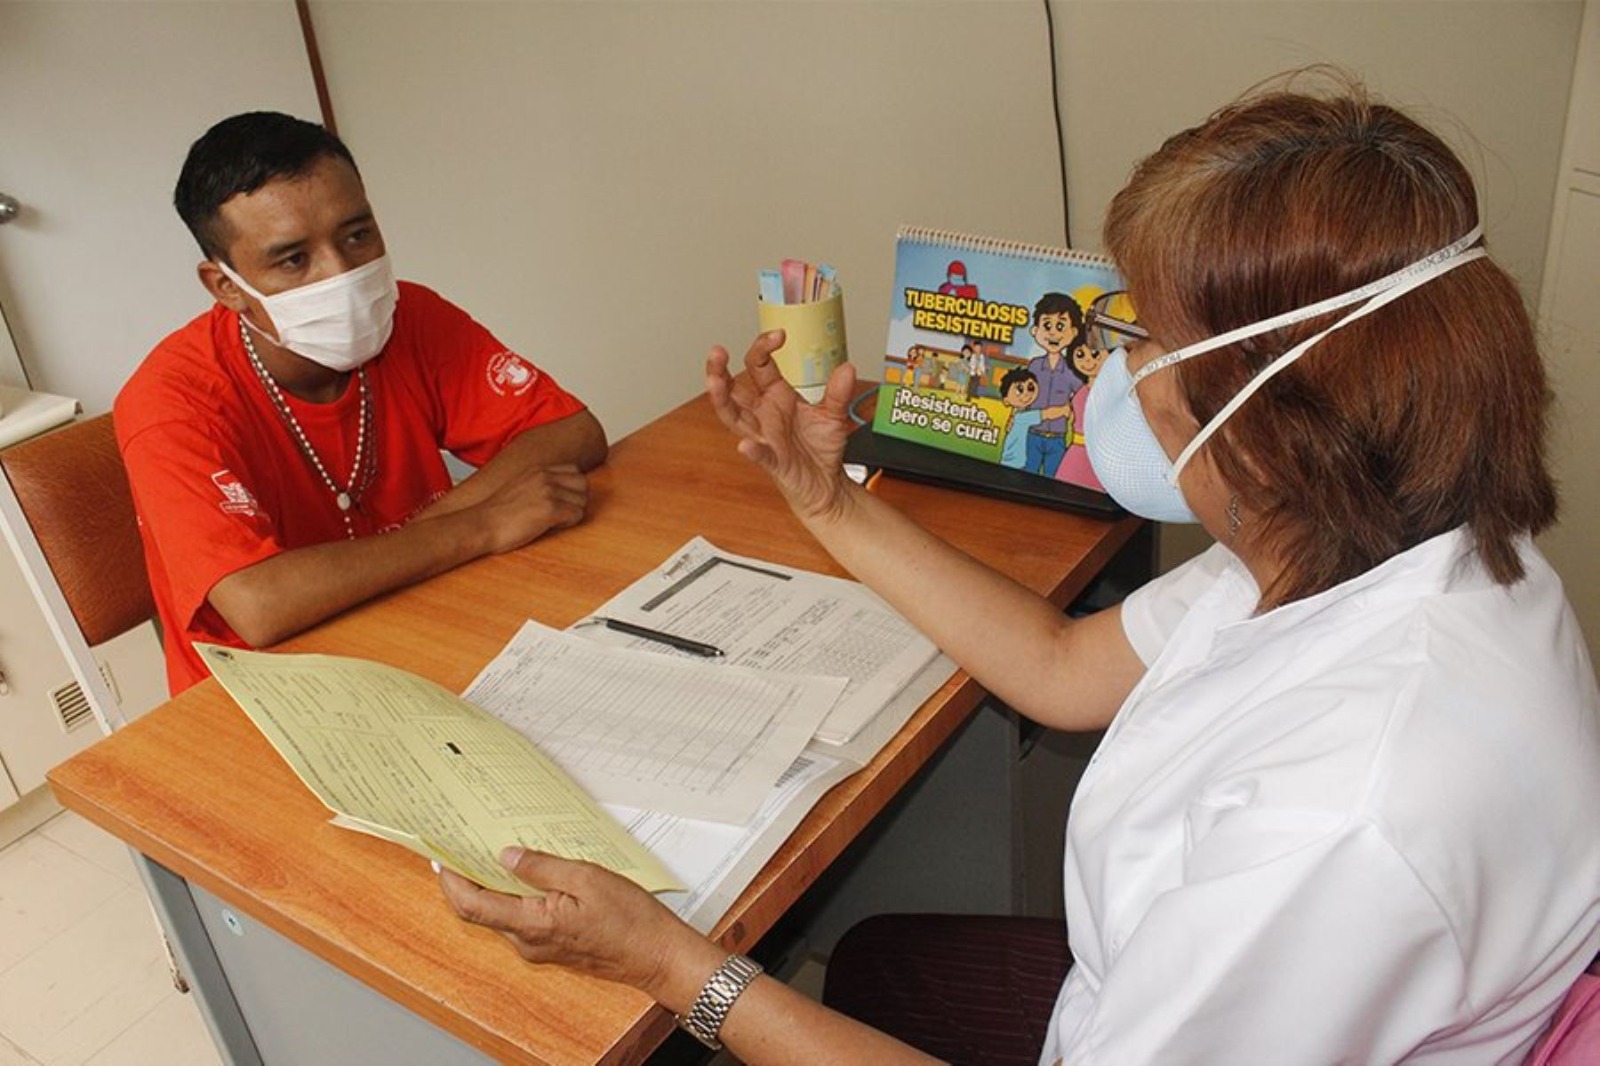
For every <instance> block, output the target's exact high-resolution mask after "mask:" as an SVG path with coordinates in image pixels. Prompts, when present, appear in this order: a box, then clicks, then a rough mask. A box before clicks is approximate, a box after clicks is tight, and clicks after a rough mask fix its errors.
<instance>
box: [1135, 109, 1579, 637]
mask: <svg viewBox="0 0 1600 1066" xmlns="http://www.w3.org/2000/svg"><path fill="white" fill-rule="evenodd" d="M1477 221H1478V206H1477V198H1476V195H1475V194H1474V192H1473V187H1472V179H1471V177H1470V176H1469V175H1468V174H1467V171H1466V168H1465V167H1463V166H1462V164H1461V162H1460V160H1458V159H1457V158H1456V157H1455V155H1454V154H1453V153H1452V152H1451V151H1450V149H1449V148H1447V147H1446V146H1445V144H1444V142H1443V141H1441V140H1440V139H1439V138H1438V137H1436V136H1435V135H1434V134H1432V133H1430V132H1429V131H1428V130H1426V129H1424V128H1423V127H1421V126H1420V125H1418V124H1417V123H1416V122H1414V121H1412V120H1411V119H1410V118H1408V117H1407V116H1406V115H1404V114H1402V113H1401V112H1399V111H1397V110H1395V109H1393V108H1391V107H1386V106H1383V105H1381V104H1377V103H1374V102H1372V101H1371V100H1369V99H1368V98H1367V96H1366V95H1365V93H1364V92H1363V91H1362V90H1361V89H1360V88H1359V87H1357V86H1354V85H1351V84H1349V83H1347V82H1341V83H1340V85H1339V86H1338V89H1337V91H1336V92H1334V93H1331V94H1318V95H1307V94H1304V93H1300V92H1291V91H1270V92H1264V93H1258V94H1255V95H1252V96H1249V97H1246V98H1245V99H1244V100H1242V101H1240V102H1238V103H1235V104H1233V105H1231V106H1229V107H1226V108H1224V109H1223V110H1221V111H1219V112H1217V113H1216V114H1215V115H1213V116H1211V118H1210V119H1208V120H1207V121H1206V122H1204V123H1202V124H1201V125H1199V126H1197V127H1195V128H1194V129H1191V130H1187V131H1185V132H1183V133H1180V134H1178V135H1177V136H1175V137H1173V138H1171V139H1170V140H1168V141H1167V143H1166V144H1164V145H1162V147H1161V148H1160V150H1158V151H1157V152H1156V153H1155V154H1154V155H1152V156H1150V157H1149V158H1148V159H1146V160H1144V161H1143V162H1142V163H1140V164H1139V165H1138V167H1137V168H1136V169H1135V171H1134V174H1133V178H1132V180H1131V181H1130V182H1129V183H1128V185H1127V187H1126V188H1124V189H1123V190H1122V191H1121V192H1120V193H1118V194H1117V196H1116V198H1115V199H1114V200H1113V201H1112V204H1111V208H1110V212H1109V214H1108V215H1107V218H1106V227H1105V243H1106V248H1107V250H1108V251H1109V252H1110V253H1111V255H1112V256H1113V258H1115V259H1116V260H1117V262H1118V264H1119V265H1120V266H1121V268H1122V270H1123V272H1124V274H1125V275H1126V276H1127V279H1128V283H1129V284H1128V287H1129V290H1130V292H1131V293H1132V295H1133V298H1134V301H1135V303H1136V304H1137V306H1138V308H1139V317H1140V321H1141V322H1142V323H1143V324H1144V325H1145V326H1146V327H1148V328H1149V329H1150V331H1151V335H1152V337H1153V338H1154V339H1155V340H1156V341H1157V342H1158V343H1159V344H1161V345H1162V346H1163V347H1166V348H1168V349H1169V350H1170V349H1173V348H1176V347H1179V346H1181V345H1185V344H1190V343H1193V342H1195V341H1198V340H1202V339H1204V338H1206V337H1210V336H1214V335H1216V334H1218V333H1222V332H1225V331H1227V330H1230V329H1234V328H1236V327H1239V326H1243V325H1247V324H1249V323H1252V322H1256V321H1259V320H1261V319H1265V318H1270V317H1272V316H1273V315H1277V314H1280V313H1282V312H1285V311H1289V310H1293V309H1294V308H1297V307H1301V306H1303V305H1306V304H1310V303H1314V302H1316V301H1318V300H1322V299H1326V298H1327V297H1330V296H1334V295H1337V294H1338V293H1341V292H1344V291H1346V290H1349V289H1352V288H1355V287H1357V286H1359V285H1362V284H1364V283H1365V282H1369V281H1372V280H1375V279H1377V278H1380V277H1382V276H1384V275H1386V274H1389V273H1392V272H1393V271H1395V270H1398V269H1400V268H1401V267H1404V266H1406V265H1407V264H1409V263H1411V262H1414V261H1415V260H1417V259H1420V258H1422V257H1423V256H1425V255H1427V254H1428V253H1430V252H1433V251H1436V250H1437V249H1439V248H1441V247H1443V246H1444V245H1446V244H1449V243H1450V242H1452V241H1454V240H1456V239H1457V238H1458V237H1461V236H1463V235H1464V234H1466V233H1467V232H1468V231H1469V230H1470V229H1471V228H1472V227H1473V226H1474V225H1475V224H1477ZM1345 313H1346V312H1344V311H1336V312H1332V313H1331V314H1329V315H1325V316H1322V317H1320V318H1317V319H1312V320H1311V321H1308V322H1303V323H1299V324H1297V325H1294V326H1290V327H1287V328H1284V329H1280V330H1276V331H1274V332H1271V333H1266V334H1262V335H1259V336H1256V337H1253V338H1250V339H1248V340H1245V341H1241V342H1239V343H1237V344H1234V345H1230V346H1228V347H1225V348H1220V349H1217V350H1216V351H1214V352H1210V353H1207V354H1205V355H1201V356H1198V357H1196V358H1194V359H1191V360H1186V361H1184V362H1182V363H1179V364H1178V365H1176V366H1175V367H1173V368H1172V369H1171V370H1166V371H1161V372H1162V373H1173V374H1177V375H1178V384H1179V389H1180V392H1181V393H1182V395H1183V397H1184V399H1185V400H1186V401H1187V403H1188V405H1189V409H1190V411H1191V412H1192V413H1193V415H1194V417H1195V418H1196V420H1197V421H1198V422H1199V423H1200V424H1202V425H1203V424H1205V423H1206V422H1207V421H1209V420H1210V418H1211V417H1212V416H1213V415H1214V414H1216V412H1217V411H1218V410H1219V409H1220V408H1221V407H1222V406H1223V405H1224V404H1226V403H1227V402H1228V400H1229V399H1231V398H1232V397H1233V396H1234V394H1235V393H1237V392H1238V391H1239V389H1240V388H1242V387H1243V386H1244V385H1245V383H1246V382H1247V381H1249V379H1250V378H1251V377H1253V376H1254V375H1255V374H1256V372H1257V371H1259V370H1261V368H1262V367H1264V366H1265V365H1266V364H1267V363H1269V362H1271V361H1272V359H1273V358H1274V357H1275V356H1277V355H1279V354H1281V353H1282V352H1284V351H1285V350H1287V349H1288V348H1290V347H1291V346H1293V345H1294V344H1295V343H1296V342H1298V341H1301V340H1303V339H1305V338H1306V337H1309V336H1310V335H1312V334H1313V333H1315V332H1317V331H1318V330H1320V329H1322V328H1324V327H1326V326H1328V325H1329V324H1331V323H1332V322H1333V321H1335V319H1336V318H1337V317H1338V316H1342V315H1343V314H1345ZM1548 405H1549V389H1548V386H1547V385H1546V383H1545V376H1544V369H1543V365H1542V363H1541V362H1540V359H1539V354H1538V351H1537V348H1536V346H1535V343H1534V337H1533V329H1532V325H1531V323H1530V322H1529V320H1528V315H1527V311H1526V309H1525V308H1524V306H1523V303H1522V298H1521V296H1520V294H1519V293H1518V291H1517V287H1516V285H1515V283H1514V282H1513V281H1512V280H1511V278H1510V277H1509V276H1508V275H1507V274H1506V273H1505V271H1503V270H1501V269H1500V267H1498V266H1497V265H1495V264H1494V263H1493V262H1492V261H1491V260H1489V259H1487V258H1484V259H1479V260H1476V261H1474V262H1470V263H1467V264H1464V265H1462V266H1460V267H1457V268H1456V269H1454V270H1452V271H1450V272H1449V273H1447V274H1445V275H1443V276H1442V277H1439V278H1436V279H1434V280H1433V281H1430V282H1428V283H1427V284H1425V285H1423V286H1421V287H1419V288H1417V289H1414V290H1412V291H1411V292H1408V293H1406V294H1405V295H1404V296H1401V297H1400V298H1399V299H1398V300H1396V301H1395V302H1394V303H1393V304H1392V305H1390V306H1389V307H1387V308H1385V309H1383V310H1381V311H1378V312H1376V313H1375V314H1373V315H1370V316H1368V317H1366V318H1364V319H1362V320H1360V321H1359V322H1354V323H1352V324H1350V325H1349V326H1347V327H1345V328H1343V329H1341V330H1339V331H1337V332H1335V333H1333V334H1332V335H1330V336H1329V337H1328V338H1327V339H1325V340H1323V341H1321V342H1320V343H1318V344H1317V345H1316V346H1315V347H1313V348H1312V349H1311V350H1310V351H1309V352H1308V353H1307V354H1306V355H1305V356H1304V357H1302V358H1301V359H1299V360H1298V361H1297V362H1295V363H1294V364H1293V365H1291V366H1290V367H1289V368H1288V369H1286V370H1284V371H1283V372H1282V373H1280V374H1278V375H1277V376H1276V377H1274V378H1273V379H1272V380H1271V381H1270V382H1268V383H1267V384H1266V386H1265V387H1264V388H1263V389H1262V390H1261V391H1260V392H1259V393H1257V394H1256V395H1255V396H1254V397H1252V398H1251V399H1250V400H1249V401H1248V402H1246V403H1245V404H1244V405H1243V406H1242V407H1241V408H1240V409H1239V410H1238V411H1237V412H1235V413H1234V414H1233V416H1232V417H1231V418H1230V419H1228V421H1227V422H1225V423H1224V424H1223V426H1222V427H1221V429H1219V430H1218V432H1217V433H1216V434H1215V435H1214V436H1213V437H1212V438H1211V439H1210V440H1209V441H1208V442H1207V444H1206V445H1205V447H1204V449H1203V451H1205V452H1207V453H1209V456H1210V459H1211V461H1212V462H1213V463H1214V464H1215V466H1216V468H1217V470H1218V472H1219V473H1220V474H1221V476H1222V478H1223V479H1224V481H1226V482H1227V484H1228V485H1229V486H1230V487H1231V488H1232V489H1233V490H1234V491H1235V492H1237V493H1238V495H1239V499H1240V502H1241V503H1242V504H1243V505H1244V506H1245V508H1246V510H1247V511H1248V512H1249V513H1250V514H1251V518H1252V522H1253V523H1257V524H1258V525H1259V529H1258V530H1257V531H1255V535H1257V536H1259V537H1262V538H1265V539H1264V541H1263V543H1265V544H1267V545H1269V546H1270V547H1271V549H1272V550H1273V551H1275V553H1276V554H1277V556H1278V558H1280V559H1281V560H1282V561H1283V563H1284V570H1283V573H1282V574H1281V575H1280V576H1279V577H1278V579H1277V581H1276V582H1275V583H1274V584H1273V586H1272V587H1270V588H1268V589H1263V590H1262V604H1263V606H1264V607H1270V606H1274V605H1277V604H1281V603H1286V602H1289V601H1292V600H1296V599H1300V598H1303V597H1306V596H1310V595H1314V594H1315V593H1317V592H1320V591H1322V590H1324V589H1327V588H1331V587H1332V586H1334V585H1336V584H1339V583H1340V582H1342V581H1345V580H1348V579H1349V578H1351V577H1354V576H1356V575H1357V574H1360V573H1363V572H1365V571H1367V570H1369V569H1371V568H1372V567H1374V566H1376V565H1378V564H1379V563H1381V562H1383V561H1384V560H1385V559H1388V558H1390V557H1391V556H1393V555H1396V554H1398V553H1399V552H1402V551H1405V550H1406V549H1407V548H1410V547H1412V546H1413V545H1416V544H1418V543H1420V542H1422V541H1423V540H1426V539H1428V538H1429V537H1432V536H1435V535H1437V534H1439V533H1443V532H1446V531H1448V530H1451V529H1454V528H1457V527H1460V526H1465V527H1467V529H1468V530H1469V531H1470V534H1471V537H1472V539H1473V542H1474V544H1475V547H1476V549H1477V553H1478V555H1479V557H1480V558H1481V559H1482V561H1483V563H1484V565H1485V566H1486V567H1487V569H1488V571H1489V573H1490V574H1491V575H1492V576H1493V577H1494V579H1495V580H1496V581H1499V582H1501V583H1502V584H1510V583H1512V582H1514V581H1516V580H1518V579H1519V578H1520V577H1521V576H1522V563H1521V559H1520V557H1519V555H1518V546H1517V541H1518V539H1519V538H1520V537H1521V536H1522V535H1524V534H1527V533H1534V532H1538V531H1539V530H1541V529H1543V528H1545V527H1546V526H1548V525H1549V524H1550V523H1551V522H1552V521H1553V520H1554V519H1555V512H1556V494H1555V488H1554V486H1553V484H1552V482H1551V479H1550V476H1549V473H1548V472H1547V470H1546V467H1545V458H1544V435H1545V434H1544V430H1545V417H1546V410H1547V407H1548Z"/></svg>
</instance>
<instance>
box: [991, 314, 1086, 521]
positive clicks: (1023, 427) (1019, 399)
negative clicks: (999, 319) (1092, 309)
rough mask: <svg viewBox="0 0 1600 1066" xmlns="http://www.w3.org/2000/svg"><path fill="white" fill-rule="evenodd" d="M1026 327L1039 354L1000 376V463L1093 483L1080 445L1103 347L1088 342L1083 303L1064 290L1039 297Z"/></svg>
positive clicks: (1046, 475)
mask: <svg viewBox="0 0 1600 1066" xmlns="http://www.w3.org/2000/svg"><path fill="white" fill-rule="evenodd" d="M1029 333H1030V335H1031V336H1032V337H1033V341H1034V343H1035V344H1037V345H1038V346H1039V347H1040V348H1041V349H1042V350H1043V351H1042V354H1040V355H1037V356H1035V357H1034V358H1032V359H1030V360H1028V365H1027V367H1026V368H1024V367H1016V368H1014V369H1012V370H1009V371H1007V372H1006V373H1005V374H1004V375H1003V376H1002V377H1001V379H1000V399H1001V401H1002V402H1004V403H1005V405H1006V406H1007V407H1010V408H1011V409H1012V414H1011V419H1010V421H1009V422H1008V423H1007V424H1006V435H1005V441H1004V443H1003V444H1002V446H1001V452H1000V463H1001V465H1003V466H1010V467H1015V468H1018V469H1021V470H1026V471H1028V472H1029V473H1032V474H1040V475H1043V476H1044V477H1053V478H1055V479H1056V480H1058V481H1070V482H1072V483H1073V484H1075V485H1085V486H1088V487H1089V488H1093V489H1098V488H1100V487H1101V486H1100V480H1099V479H1098V478H1097V477H1095V474H1094V469H1093V467H1091V466H1090V465H1089V456H1088V453H1087V452H1086V451H1085V450H1084V446H1083V441H1084V438H1083V419H1084V411H1085V409H1086V408H1087V406H1088V402H1089V389H1090V387H1091V386H1092V385H1093V384H1094V379H1095V377H1096V376H1097V375H1098V374H1099V373H1100V367H1101V365H1102V364H1103V363H1104V362H1105V359H1106V354H1107V353H1106V352H1105V351H1104V350H1103V349H1098V348H1091V347H1090V346H1089V343H1088V330H1087V329H1086V328H1085V326H1084V317H1083V308H1081V307H1080V306H1078V301H1077V300H1074V299H1073V298H1072V297H1071V296H1068V295H1066V294H1065V293H1060V292H1047V293H1045V294H1044V295H1043V296H1042V297H1040V298H1039V302H1038V303H1036V304H1035V305H1034V308H1033V325H1032V327H1031V328H1030V329H1029Z"/></svg>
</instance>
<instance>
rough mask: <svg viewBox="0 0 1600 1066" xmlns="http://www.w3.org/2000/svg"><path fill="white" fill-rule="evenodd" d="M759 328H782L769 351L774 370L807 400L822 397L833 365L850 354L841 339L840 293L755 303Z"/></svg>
mask: <svg viewBox="0 0 1600 1066" xmlns="http://www.w3.org/2000/svg"><path fill="white" fill-rule="evenodd" d="M756 310H757V313H758V314H759V316H760V321H761V332H763V333H767V332H770V331H771V330H775V329H781V330H783V331H784V335H785V336H784V342H783V347H782V348H779V349H778V350H777V351H776V352H774V353H773V358H774V359H775V360H777V363H778V372H779V373H780V374H782V375H783V379H784V380H785V381H787V382H788V383H789V384H791V385H793V386H794V388H795V391H796V392H798V393H799V394H800V395H801V396H802V397H803V398H804V399H805V400H806V402H807V403H816V402H817V401H818V400H820V399H822V392H823V387H824V386H826V385H827V383H828V375H829V374H831V373H833V370H834V368H835V367H837V366H840V365H842V364H843V363H844V362H845V361H846V360H848V359H849V358H850V350H849V349H848V348H847V347H846V345H845V339H844V293H843V292H836V293H834V294H833V295H832V296H830V297H828V298H827V299H826V300H818V301H817V302H815V303H807V304H771V303H765V302H762V303H758V304H756Z"/></svg>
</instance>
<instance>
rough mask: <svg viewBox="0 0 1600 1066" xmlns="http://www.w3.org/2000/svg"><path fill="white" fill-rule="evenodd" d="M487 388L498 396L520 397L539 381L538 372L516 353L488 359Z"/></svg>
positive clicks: (496, 355) (502, 353)
mask: <svg viewBox="0 0 1600 1066" xmlns="http://www.w3.org/2000/svg"><path fill="white" fill-rule="evenodd" d="M488 373H489V387H490V388H491V389H493V390H494V391H495V393H496V394H497V395H500V396H521V395H522V394H523V393H525V392H527V391H528V390H529V389H531V388H533V383H534V382H535V381H538V380H539V370H538V368H537V367H535V366H534V365H533V364H532V363H530V362H528V361H527V360H526V359H524V358H522V356H520V355H518V354H517V353H516V352H496V353H495V354H494V355H491V356H490V357H489V365H488Z"/></svg>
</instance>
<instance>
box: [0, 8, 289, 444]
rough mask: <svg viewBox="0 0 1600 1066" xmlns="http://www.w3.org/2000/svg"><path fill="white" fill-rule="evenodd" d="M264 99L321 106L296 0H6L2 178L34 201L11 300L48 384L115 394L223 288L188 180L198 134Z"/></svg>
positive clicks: (35, 376) (11, 268)
mask: <svg viewBox="0 0 1600 1066" xmlns="http://www.w3.org/2000/svg"><path fill="white" fill-rule="evenodd" d="M250 108H274V109H279V110H284V111H292V112H294V113H296V114H300V115H303V116H305V117H308V118H315V117H316V114H317V98H316V92H315V90H314V88H313V86H312V82H311V73H310V68H309V66H308V64H307V63H306V56H305V46H304V44H303V43H302V41H301V37H300V27H299V23H298V21H297V20H296V18H295V13H294V6H293V4H292V3H290V0H239V2H234V3H226V4H212V3H195V2H193V0H186V2H148V3H127V2H124V0H110V2H104V0H103V2H95V3H57V2H35V3H22V2H19V0H0V192H6V193H9V194H11V195H12V196H15V197H16V198H17V199H18V200H20V201H22V204H23V213H22V214H21V215H20V216H19V217H18V218H17V220H16V221H14V222H11V223H9V224H8V225H6V226H4V227H0V304H3V305H4V307H5V318H6V321H7V322H9V323H10V325H11V328H12V331H13V332H14V334H15V337H16V342H17V348H18V349H19V351H20V352H21V355H22V363H23V365H24V366H26V367H27V370H28V375H29V378H30V380H31V381H32V384H33V387H34V388H37V389H41V390H44V391H46V392H54V393H60V394H63V395H66V396H71V397H74V398H75V399H78V400H81V401H82V402H83V406H84V409H85V410H86V411H88V412H90V413H91V414H94V413H99V412H101V411H105V410H108V409H110V407H111V400H112V398H113V397H114V396H115V395H116V394H117V390H118V389H120V388H121V387H122V383H123V382H124V381H125V380H127V377H128V375H129V374H131V373H133V369H134V367H136V366H138V365H139V361H140V360H141V359H143V358H144V356H145V353H147V352H149V351H150V349H151V348H152V347H153V346H154V345H155V343H156V342H157V341H159V340H160V339H161V338H162V337H164V336H166V335H167V334H168V333H170V332H171V331H172V330H174V329H176V328H178V327H179V326H180V325H182V324H183V323H184V322H187V321H188V320H189V319H191V318H193V317H194V316H195V315H197V314H199V313H200V312H201V311H204V310H205V309H206V307H207V306H209V305H210V303H211V298H210V297H209V296H207V295H206V293H205V290H204V289H202V288H201V287H200V283H199V282H198V281H197V280H196V279H195V263H197V262H198V261H199V259H200V252H199V249H198V248H196V247H195V243H194V241H193V239H192V238H190V236H189V233H188V231H187V230H186V229H184V227H183V223H182V222H180V221H179V220H178V216H177V214H176V213H175V212H174V211H173V210H172V186H173V184H174V183H175V182H176V181H177V179H178V169H179V168H180V167H181V166H182V165H183V157H184V155H185V153H187V152H188V150H189V145H190V144H191V143H192V142H193V141H194V139H195V138H196V137H198V136H200V134H202V133H204V132H205V130H206V128H207V127H208V126H210V125H211V124H212V123H213V122H216V121H217V120H218V119H221V118H224V117H226V116H228V115H231V114H234V113H235V112H238V111H244V110H247V109H250ZM0 328H4V327H3V325H0ZM11 383H12V384H17V385H20V384H22V383H21V382H19V381H12V382H11Z"/></svg>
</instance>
